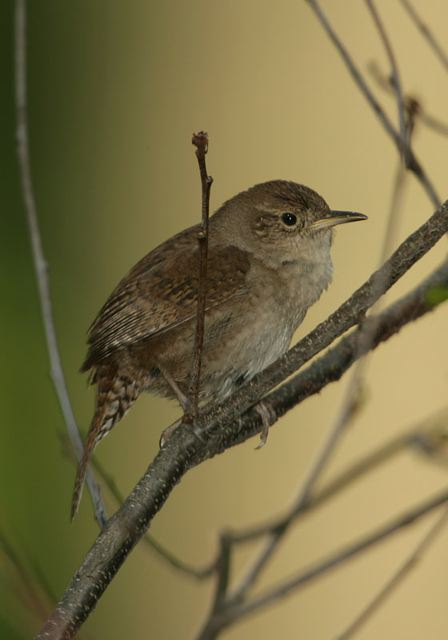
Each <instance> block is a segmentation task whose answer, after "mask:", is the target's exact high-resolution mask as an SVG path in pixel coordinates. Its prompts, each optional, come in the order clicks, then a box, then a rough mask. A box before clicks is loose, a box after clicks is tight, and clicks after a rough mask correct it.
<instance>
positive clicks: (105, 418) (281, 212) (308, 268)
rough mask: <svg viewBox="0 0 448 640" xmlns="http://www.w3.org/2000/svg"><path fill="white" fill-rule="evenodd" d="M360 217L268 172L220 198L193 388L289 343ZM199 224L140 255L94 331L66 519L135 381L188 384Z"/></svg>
mask: <svg viewBox="0 0 448 640" xmlns="http://www.w3.org/2000/svg"><path fill="white" fill-rule="evenodd" d="M365 218H366V216H364V215H362V214H360V213H353V212H347V211H332V210H330V209H329V207H328V205H327V204H326V202H325V200H323V198H321V196H320V195H318V194H317V193H316V192H315V191H313V190H312V189H309V188H308V187H305V186H303V185H300V184H296V183H294V182H287V181H284V180H274V181H271V182H265V183H262V184H258V185H255V186H254V187H252V188H251V189H248V190H247V191H243V192H242V193H239V194H238V195H236V196H235V197H233V198H231V199H230V200H228V201H227V202H225V203H224V204H223V205H222V206H221V207H220V208H219V209H218V210H217V211H216V212H215V214H214V215H213V216H212V217H211V218H210V223H209V248H208V261H207V292H206V315H205V334H204V348H203V358H202V373H201V381H200V393H199V399H200V402H201V405H204V404H205V403H207V402H210V401H212V400H213V401H216V400H222V399H223V398H225V397H226V396H228V395H229V394H231V393H232V391H234V390H235V389H236V388H237V387H238V386H240V385H241V384H243V383H244V382H246V381H248V380H250V379H251V378H252V377H253V376H254V375H255V374H256V373H258V372H259V371H261V370H262V369H264V368H265V367H267V366H268V365H269V364H271V363H272V362H273V361H274V360H276V359H277V358H278V357H279V356H280V355H282V354H283V353H284V352H285V351H286V350H287V349H288V346H289V344H290V341H291V339H292V336H293V333H294V331H295V330H296V329H297V327H298V326H299V325H300V323H301V322H302V320H303V318H304V317H305V314H306V312H307V310H308V308H309V307H310V305H312V304H313V303H314V302H316V300H317V299H318V298H319V297H320V295H321V293H322V292H323V291H324V289H326V288H327V287H328V285H329V284H330V281H331V277H332V262H331V256H330V248H331V241H332V228H333V227H334V226H335V225H338V224H342V223H346V222H352V221H355V220H364V219H365ZM198 231H199V225H198V226H194V227H190V228H189V229H185V230H184V231H181V232H180V233H179V234H177V235H175V236H173V237H172V238H170V239H169V240H167V241H166V242H164V243H163V244H161V245H160V246H159V247H157V248H156V249H154V250H153V251H151V252H150V253H148V255H146V256H145V257H144V258H142V259H141V260H140V262H138V263H137V264H136V265H135V266H134V267H133V268H132V269H131V271H130V272H129V273H128V275H127V276H125V278H123V280H122V281H121V282H120V283H119V284H118V286H117V287H116V288H115V290H114V291H113V292H112V294H111V296H110V297H109V299H108V300H107V302H106V304H105V305H104V306H103V308H102V309H101V311H100V312H99V314H98V316H97V318H96V320H95V321H94V323H93V324H92V326H91V327H90V330H89V337H88V345H89V346H88V353H87V357H86V360H85V362H84V364H83V365H82V368H81V371H89V370H91V378H90V380H91V383H92V384H96V385H97V395H96V410H95V414H94V416H93V419H92V423H91V425H90V430H89V433H88V437H87V442H86V445H85V451H84V455H83V457H82V459H81V461H80V463H79V466H78V471H77V475H76V481H75V488H74V494H73V502H72V518H73V516H74V515H75V514H76V511H77V509H78V506H79V501H80V498H81V491H82V486H83V484H84V478H85V474H86V469H87V464H88V461H89V459H90V456H91V455H92V452H93V449H94V448H95V446H96V445H97V444H98V442H99V441H100V440H101V439H102V438H104V436H105V435H107V434H108V433H109V431H110V430H111V429H112V427H113V426H114V425H115V424H116V423H117V422H118V421H119V420H120V419H121V418H122V417H123V416H124V415H125V413H126V412H127V411H128V410H129V408H130V407H131V406H132V405H133V403H134V402H135V401H136V400H137V398H138V396H139V395H140V393H141V392H142V391H150V392H152V393H158V394H162V395H164V396H167V397H169V398H176V397H177V398H179V395H180V394H182V393H184V394H186V393H187V389H188V382H189V377H190V371H191V366H192V358H193V344H194V337H195V327H196V311H197V293H198V282H199V259H198V254H199V252H198V243H197V234H198Z"/></svg>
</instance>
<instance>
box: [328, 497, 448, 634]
mask: <svg viewBox="0 0 448 640" xmlns="http://www.w3.org/2000/svg"><path fill="white" fill-rule="evenodd" d="M447 522H448V508H447V507H445V508H444V509H443V511H442V513H441V515H440V516H439V517H438V518H437V519H436V521H435V522H434V523H433V524H432V525H431V527H430V528H429V529H428V531H427V532H426V533H425V535H424V536H423V538H422V539H421V540H420V541H419V543H418V544H417V546H416V547H415V549H414V550H413V551H412V553H411V554H410V555H409V556H408V557H407V558H406V559H405V560H404V561H403V563H402V564H401V565H400V567H399V568H398V569H397V570H396V571H395V572H394V574H393V575H392V576H391V577H390V578H389V580H388V581H387V582H386V583H385V584H384V585H383V586H382V587H381V589H380V591H379V592H378V593H377V594H376V595H375V597H374V598H373V599H372V600H371V601H370V602H369V603H368V604H367V605H366V606H365V608H364V609H363V610H362V611H361V612H360V613H359V614H358V615H357V616H356V618H355V619H354V620H353V622H351V623H350V624H349V626H348V627H347V628H346V629H345V630H344V631H343V632H342V633H340V634H339V635H338V636H337V638H336V640H349V638H353V636H354V635H355V633H357V631H359V629H360V628H361V627H362V626H363V625H364V624H365V623H366V622H367V620H368V619H369V618H370V617H371V616H372V615H373V614H374V613H375V611H377V610H378V608H379V607H380V606H381V605H382V604H383V602H384V601H385V600H386V598H387V597H389V596H390V595H391V593H392V592H393V591H394V590H395V589H396V588H397V587H398V586H399V584H400V583H401V582H402V581H403V579H404V578H405V577H406V576H407V575H408V573H409V572H410V571H411V570H412V569H413V568H414V567H415V566H416V564H417V562H418V561H419V560H421V558H422V556H423V554H424V553H425V552H426V551H427V550H428V549H429V547H430V546H431V544H432V543H433V542H434V540H435V539H436V536H437V535H438V534H439V533H440V532H441V530H442V529H443V527H445V526H446V524H447Z"/></svg>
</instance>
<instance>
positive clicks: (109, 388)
mask: <svg viewBox="0 0 448 640" xmlns="http://www.w3.org/2000/svg"><path fill="white" fill-rule="evenodd" d="M140 390H141V387H140V385H139V384H138V383H137V382H136V381H135V380H131V379H129V378H126V377H124V376H115V377H114V378H112V379H109V380H104V379H103V380H101V379H99V380H98V394H97V400H96V411H95V415H94V416H93V419H92V422H91V425H90V429H89V433H88V436H87V441H86V444H85V447H84V453H83V455H82V458H81V460H80V461H79V463H78V469H77V471H76V478H75V486H74V489H73V498H72V506H71V512H70V517H71V520H73V518H74V517H75V515H76V513H77V511H78V507H79V503H80V502H81V497H82V490H83V487H84V481H85V478H86V473H87V467H88V464H89V461H90V458H91V456H92V453H93V450H94V449H95V447H96V445H97V444H98V442H99V441H100V440H102V439H103V438H104V437H105V436H106V435H107V434H108V433H109V431H110V430H111V429H112V428H113V426H114V425H115V424H116V423H117V422H118V421H119V420H121V418H122V417H123V416H124V415H125V413H127V411H128V410H129V409H130V408H131V406H132V405H133V404H134V402H135V401H136V400H137V398H138V396H139V394H140Z"/></svg>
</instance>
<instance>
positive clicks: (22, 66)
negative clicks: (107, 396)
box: [15, 0, 107, 528]
mask: <svg viewBox="0 0 448 640" xmlns="http://www.w3.org/2000/svg"><path fill="white" fill-rule="evenodd" d="M15 27H16V39H15V84H16V118H17V153H18V158H19V170H20V178H21V183H22V193H23V198H24V201H25V209H26V216H27V223H28V230H29V234H30V240H31V247H32V254H33V265H34V271H35V274H36V280H37V285H38V293H39V302H40V308H41V314H42V322H43V325H44V330H45V338H46V343H47V351H48V356H49V359H50V367H51V379H52V380H53V384H54V387H55V390H56V395H57V398H58V401H59V405H60V407H61V411H62V415H63V417H64V422H65V425H66V427H67V431H68V434H69V438H70V442H71V443H72V446H73V448H74V450H75V452H76V456H77V458H78V460H79V459H80V458H81V456H82V453H83V445H82V439H81V436H80V433H79V429H78V425H77V424H76V420H75V416H74V414H73V409H72V407H71V404H70V399H69V396H68V391H67V386H66V383H65V378H64V372H63V370H62V363H61V357H60V354H59V348H58V343H57V338H56V329H55V325H54V318H53V309H52V303H51V294H50V283H49V278H48V270H47V263H46V260H45V256H44V252H43V248H42V240H41V235H40V229H39V222H38V217H37V208H36V200H35V196H34V190H33V183H32V177H31V160H30V145H29V135H28V115H27V40H26V30H27V13H26V0H16V5H15ZM87 486H88V488H89V493H90V497H91V499H92V504H93V509H94V513H95V518H96V520H97V522H98V524H99V526H100V527H101V528H102V527H104V525H105V523H106V520H107V518H106V511H105V508H104V504H103V501H102V499H101V494H100V489H99V486H98V485H97V483H96V482H95V480H94V477H93V474H92V473H91V472H90V471H88V472H87Z"/></svg>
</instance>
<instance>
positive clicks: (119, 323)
mask: <svg viewBox="0 0 448 640" xmlns="http://www.w3.org/2000/svg"><path fill="white" fill-rule="evenodd" d="M197 231H198V228H197V227H192V228H191V229H189V230H188V231H184V232H182V233H181V234H179V235H178V236H177V237H175V238H172V239H171V241H170V242H169V243H165V244H163V245H161V246H160V247H158V248H157V249H155V250H154V251H153V252H151V253H149V254H148V255H147V256H145V257H144V258H143V259H142V260H140V262H138V263H137V264H136V265H135V267H134V268H133V269H132V270H131V271H130V273H129V274H128V275H127V276H126V277H125V278H124V279H123V280H122V281H121V282H120V283H119V284H118V286H117V287H116V289H115V290H114V291H113V292H112V294H111V296H110V297H109V299H108V300H107V302H106V304H105V305H104V306H103V308H102V309H101V311H100V312H99V314H98V316H97V318H96V320H95V321H94V322H93V324H92V326H91V327H90V330H89V337H88V345H89V349H88V353H87V357H86V360H85V362H84V364H83V365H82V368H81V371H87V370H88V369H90V368H91V367H92V366H93V365H95V364H97V363H99V362H100V361H102V360H103V359H104V358H107V357H108V356H109V355H110V354H112V353H114V352H116V351H119V350H121V349H124V348H126V347H127V346H130V345H135V344H137V343H139V342H142V341H147V340H150V339H152V338H153V337H155V336H157V335H160V334H161V333H162V332H166V331H169V330H170V329H172V328H175V327H177V326H179V325H181V324H183V323H185V322H188V321H189V320H191V319H192V318H194V317H195V316H196V310H197V292H198V283H199V254H198V248H197V240H196V237H197ZM249 269H250V261H249V256H248V254H247V253H246V252H245V251H242V250H240V249H238V248H237V247H233V246H227V247H209V255H208V261H207V297H206V309H207V310H208V309H211V308H214V307H217V306H220V305H222V304H224V303H226V302H227V301H228V300H230V299H231V298H234V297H236V296H241V295H244V294H245V293H246V290H247V284H246V277H247V273H248V271H249Z"/></svg>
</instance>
